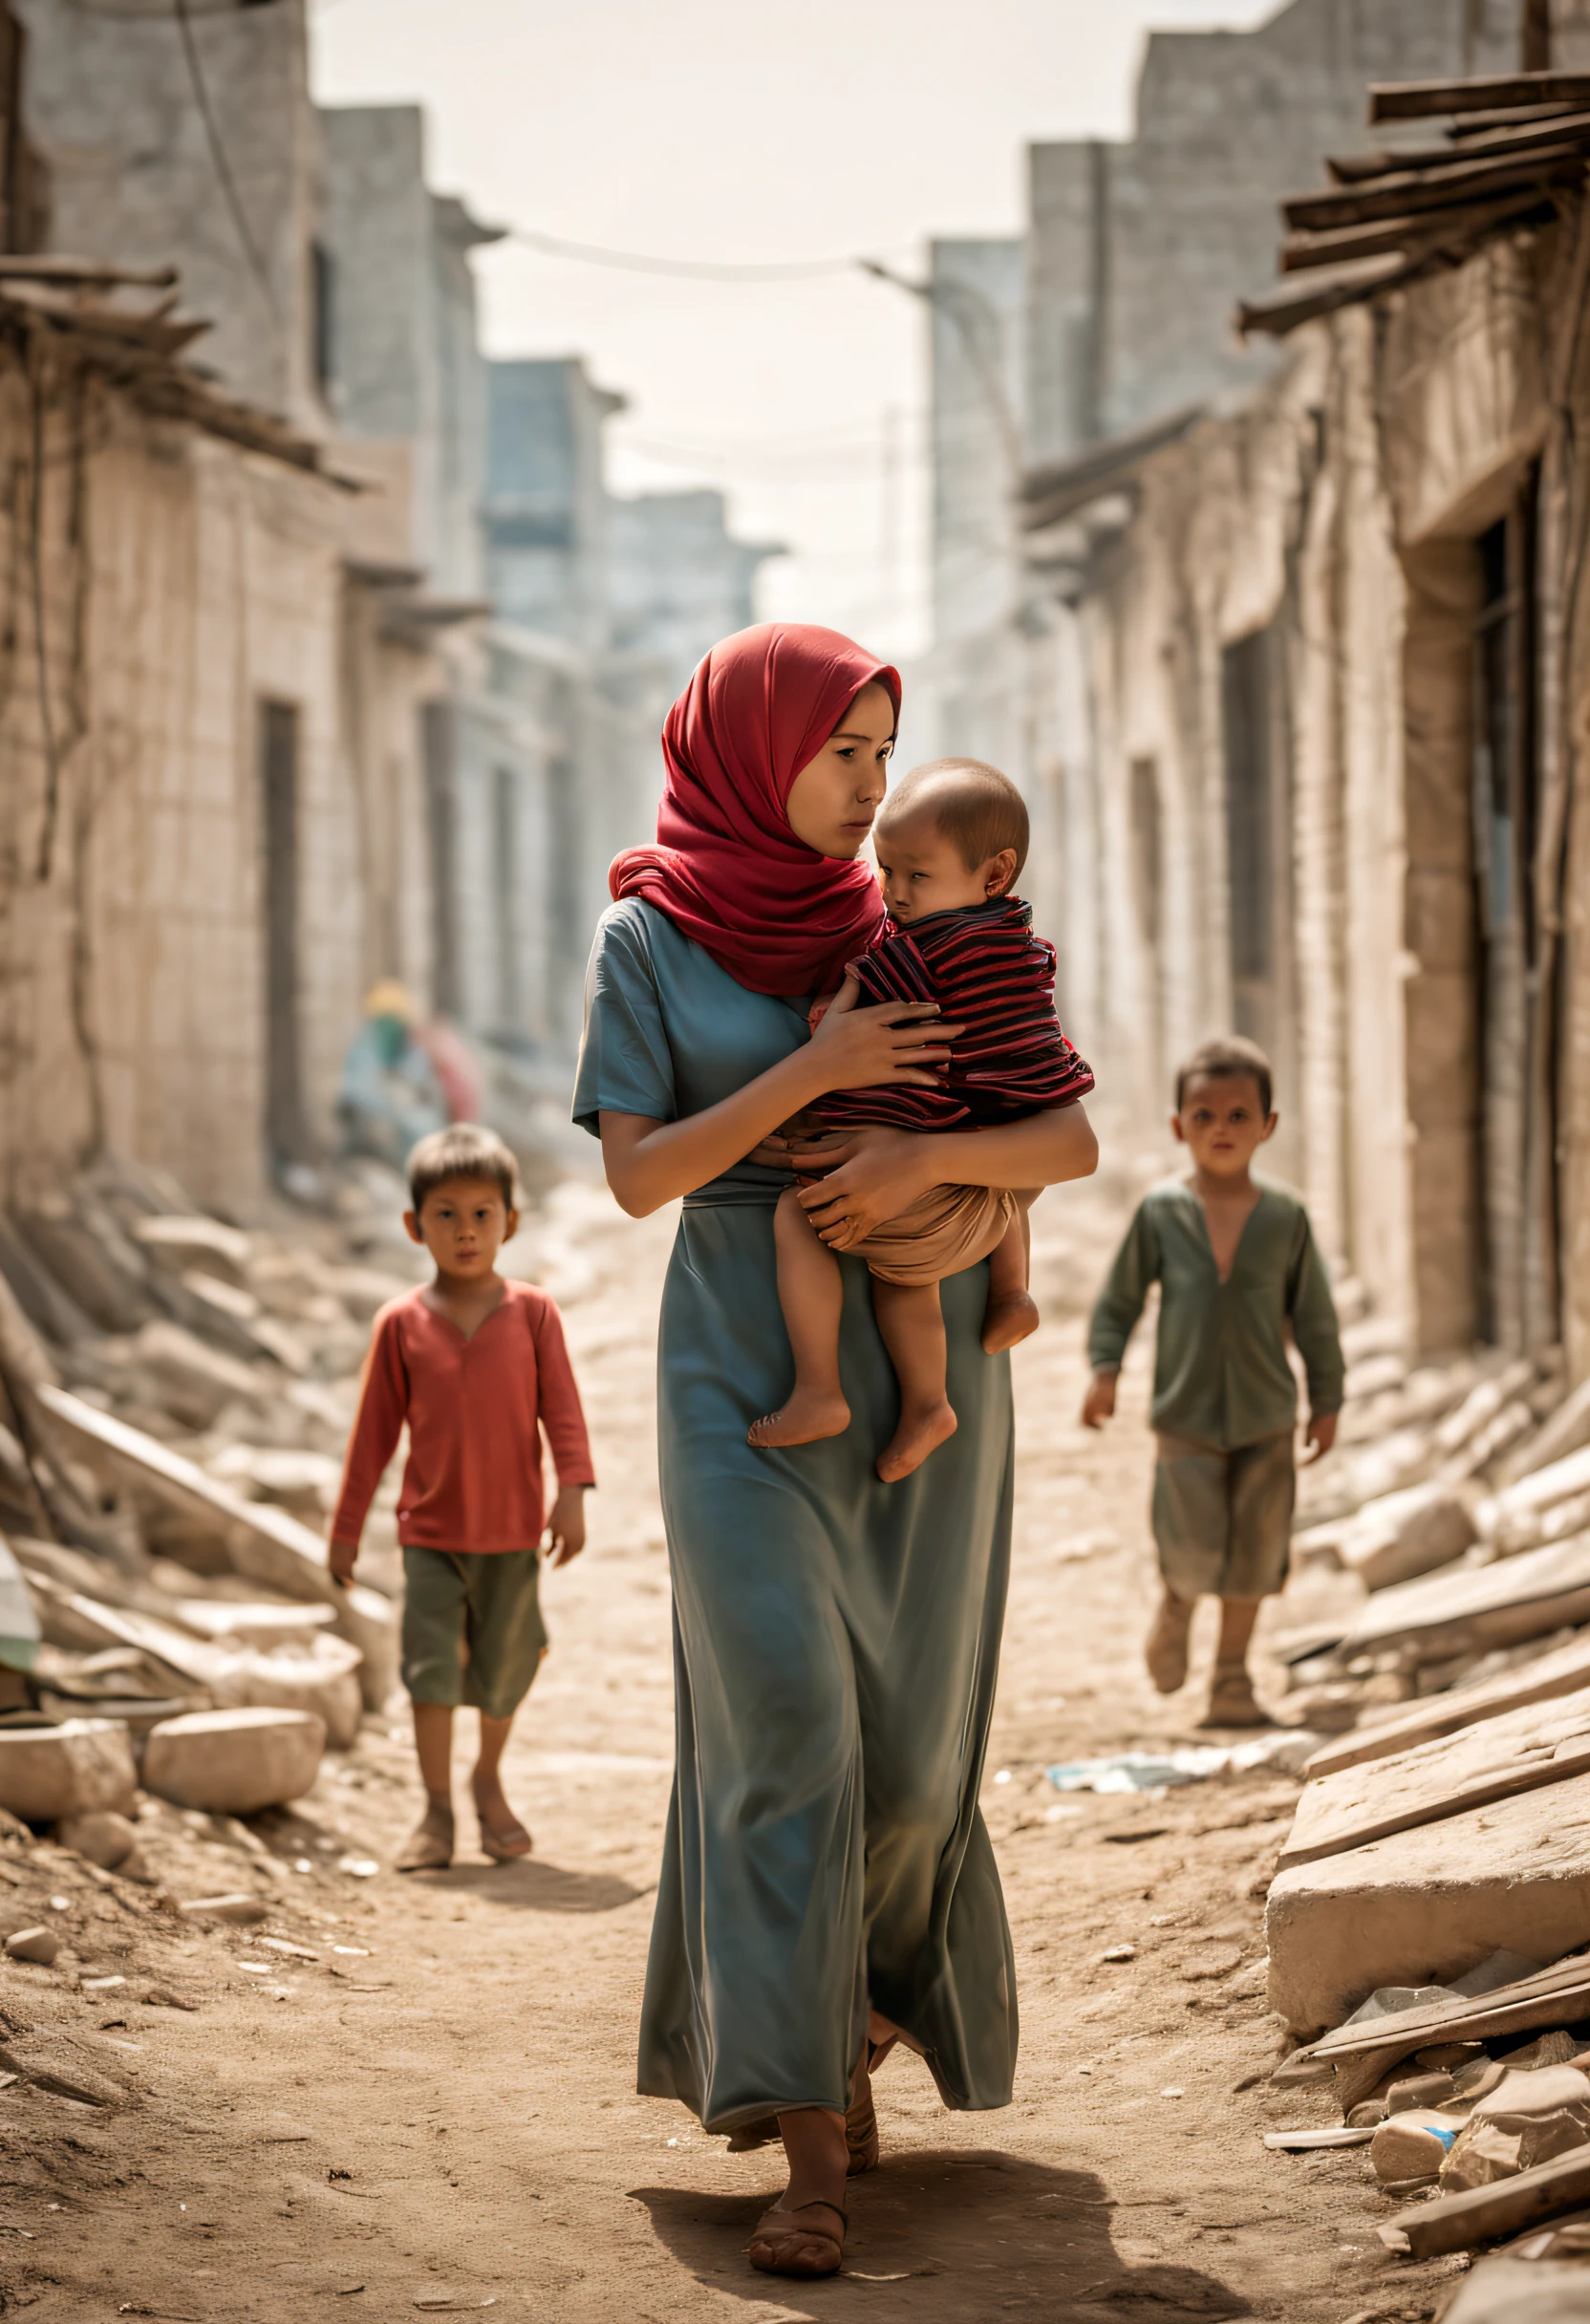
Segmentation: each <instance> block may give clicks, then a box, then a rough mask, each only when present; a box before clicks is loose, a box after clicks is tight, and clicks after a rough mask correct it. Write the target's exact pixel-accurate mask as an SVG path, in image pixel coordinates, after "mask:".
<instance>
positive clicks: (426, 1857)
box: [393, 1808, 453, 1872]
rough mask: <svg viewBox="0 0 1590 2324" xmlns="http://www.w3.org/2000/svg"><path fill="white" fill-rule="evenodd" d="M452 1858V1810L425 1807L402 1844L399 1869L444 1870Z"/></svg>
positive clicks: (395, 1867) (396, 1868)
mask: <svg viewBox="0 0 1590 2324" xmlns="http://www.w3.org/2000/svg"><path fill="white" fill-rule="evenodd" d="M452 1861H453V1811H452V1809H451V1808H427V1809H426V1810H425V1813H424V1815H423V1816H421V1818H419V1822H418V1823H417V1824H416V1825H415V1827H414V1830H413V1831H412V1832H411V1833H410V1834H409V1836H408V1839H407V1840H405V1841H404V1843H403V1852H402V1854H401V1855H400V1856H399V1857H398V1861H397V1863H396V1864H395V1866H394V1867H393V1869H394V1870H395V1871H398V1872H445V1871H446V1869H447V1867H448V1865H449V1864H450V1863H451V1862H452Z"/></svg>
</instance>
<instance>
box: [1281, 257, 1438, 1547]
mask: <svg viewBox="0 0 1590 2324" xmlns="http://www.w3.org/2000/svg"><path fill="white" fill-rule="evenodd" d="M1423 264H1424V261H1423V260H1422V259H1421V260H1419V261H1417V262H1416V264H1415V265H1413V266H1410V265H1409V264H1408V263H1407V260H1406V259H1403V258H1401V257H1399V256H1392V257H1390V258H1388V259H1386V260H1383V261H1382V262H1381V263H1380V264H1379V265H1378V266H1376V267H1375V268H1374V269H1373V270H1372V271H1371V270H1369V269H1360V270H1358V271H1356V272H1354V273H1353V274H1352V275H1351V276H1350V277H1349V278H1348V279H1347V280H1345V281H1337V282H1326V283H1316V284H1314V285H1312V286H1305V287H1304V288H1303V289H1301V290H1296V291H1294V292H1293V294H1292V295H1291V297H1289V298H1288V297H1285V296H1280V295H1277V294H1276V293H1274V292H1272V293H1271V295H1270V296H1269V297H1268V298H1254V299H1241V300H1239V301H1238V302H1237V307H1236V314H1235V323H1236V329H1237V331H1238V333H1239V334H1241V335H1242V336H1243V337H1244V338H1246V337H1248V336H1250V335H1251V334H1254V333H1256V332H1262V333H1265V334H1268V335H1269V336H1270V337H1271V338H1283V337H1284V336H1285V334H1287V332H1289V331H1296V330H1298V329H1299V328H1300V325H1301V324H1303V323H1312V322H1314V321H1315V320H1316V319H1317V318H1318V317H1319V316H1320V315H1321V314H1334V313H1335V312H1336V311H1337V309H1338V308H1339V307H1351V306H1354V305H1356V304H1357V302H1358V301H1359V300H1360V299H1365V298H1372V297H1373V296H1374V294H1375V292H1376V291H1377V290H1391V289H1393V288H1394V287H1395V286H1396V285H1397V284H1398V283H1402V282H1407V280H1409V279H1410V277H1411V276H1412V275H1413V274H1414V273H1415V272H1416V271H1417V269H1418V267H1419V266H1422V265H1423ZM1296 1547H1297V1543H1296V1542H1295V1541H1294V1543H1293V1548H1294V1549H1296Z"/></svg>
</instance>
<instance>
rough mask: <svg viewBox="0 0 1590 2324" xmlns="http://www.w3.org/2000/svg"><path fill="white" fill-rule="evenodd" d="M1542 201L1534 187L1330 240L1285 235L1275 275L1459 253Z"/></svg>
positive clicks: (1351, 229)
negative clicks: (1390, 255)
mask: <svg viewBox="0 0 1590 2324" xmlns="http://www.w3.org/2000/svg"><path fill="white" fill-rule="evenodd" d="M1548 201H1549V196H1548V195H1547V194H1546V193H1545V192H1543V191H1542V189H1541V188H1540V187H1539V186H1538V185H1532V186H1530V187H1529V188H1528V190H1527V191H1526V192H1524V193H1522V194H1515V195H1513V196H1512V197H1511V198H1510V199H1508V200H1506V201H1500V202H1475V203H1467V204H1464V205H1463V206H1462V207H1461V208H1458V209H1453V210H1450V211H1446V210H1441V211H1436V212H1434V213H1433V214H1432V213H1430V212H1428V211H1427V212H1425V213H1423V214H1422V215H1420V216H1419V217H1417V218H1413V217H1405V218H1392V219H1388V220H1386V221H1385V222H1384V223H1380V224H1375V225H1372V226H1343V227H1342V228H1341V229H1340V231H1338V232H1336V233H1330V234H1289V235H1288V236H1287V238H1286V240H1285V241H1284V242H1283V243H1282V244H1281V247H1280V270H1281V272H1282V273H1283V274H1300V273H1302V272H1304V271H1305V270H1306V269H1309V268H1312V267H1340V266H1344V265H1348V264H1350V263H1352V262H1353V261H1355V260H1357V259H1361V258H1375V257H1379V256H1381V255H1383V254H1385V253H1386V252H1389V251H1401V252H1403V253H1404V254H1405V256H1406V257H1407V261H1408V263H1409V264H1410V265H1412V264H1415V263H1418V262H1421V261H1422V260H1424V259H1426V258H1429V257H1431V256H1433V255H1434V254H1435V253H1436V252H1437V251H1442V250H1446V251H1451V250H1456V249H1461V248H1462V247H1464V246H1465V245H1467V244H1470V243H1472V242H1476V241H1478V240H1479V239H1480V238H1481V237H1482V236H1483V235H1485V234H1491V233H1494V232H1495V231H1496V230H1497V228H1498V227H1500V226H1506V225H1508V224H1509V223H1510V222H1511V221H1522V220H1523V219H1524V218H1526V217H1528V216H1529V215H1530V214H1531V213H1532V212H1534V211H1536V210H1538V209H1540V208H1541V206H1542V204H1546V203H1547V202H1548ZM1377 287H1378V286H1377Z"/></svg>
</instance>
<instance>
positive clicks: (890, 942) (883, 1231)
mask: <svg viewBox="0 0 1590 2324" xmlns="http://www.w3.org/2000/svg"><path fill="white" fill-rule="evenodd" d="M873 835H874V841H875V846H876V851H877V858H878V880H879V884H880V886H881V887H882V890H883V898H884V902H885V904H886V905H887V907H888V910H889V920H890V924H889V928H888V931H887V933H886V934H885V935H884V936H883V937H882V939H881V941H880V942H879V943H878V944H877V945H876V946H875V947H874V948H873V950H872V951H870V952H867V953H863V954H862V955H861V956H860V957H859V958H857V959H854V960H851V961H850V962H849V964H848V966H847V968H846V971H845V981H844V983H843V984H842V985H841V987H840V988H839V991H838V993H837V995H830V996H826V997H825V998H823V999H821V1000H819V1001H818V1002H817V1003H816V1005H815V1006H814V1008H813V1010H812V1012H811V1015H812V1022H813V1024H814V1025H815V1024H816V1023H817V1022H819V1020H820V1019H821V1017H822V1014H823V1012H824V1009H825V1008H826V1007H832V1008H835V1009H851V1008H855V1007H856V1006H857V1005H858V1004H861V1005H865V1006H876V1005H878V1004H880V1003H887V1002H889V1001H899V1002H901V1003H902V1004H905V1003H909V1002H913V1001H936V1002H937V1003H938V1004H939V1007H940V1010H941V1012H942V1015H943V1017H944V1019H945V1022H947V1023H948V1022H953V1023H958V1024H963V1025H964V1027H965V1030H964V1031H963V1032H961V1033H960V1034H958V1035H957V1036H956V1040H955V1044H954V1053H953V1055H952V1057H951V1060H950V1063H949V1065H947V1066H945V1068H944V1069H943V1072H942V1075H941V1076H940V1085H939V1087H937V1088H923V1087H906V1086H904V1085H892V1086H888V1087H884V1086H879V1087H875V1088H870V1089H850V1090H846V1091H845V1092H843V1093H842V1094H836V1095H834V1096H832V1097H828V1098H825V1099H824V1101H823V1103H822V1105H821V1106H820V1107H818V1108H816V1109H815V1126H816V1127H817V1128H818V1129H819V1130H849V1129H852V1128H856V1127H858V1126H859V1125H861V1124H863V1123H882V1124H884V1125H886V1126H887V1127H889V1128H891V1129H894V1130H916V1131H928V1132H932V1131H936V1130H977V1129H981V1128H982V1127H984V1126H985V1125H995V1124H999V1123H1005V1122H1015V1121H1020V1120H1021V1119H1022V1118H1023V1117H1025V1116H1026V1115H1028V1114H1032V1113H1037V1112H1041V1111H1042V1110H1044V1109H1045V1108H1050V1107H1056V1106H1068V1105H1070V1104H1072V1103H1074V1101H1075V1100H1076V1099H1078V1098H1080V1097H1083V1096H1085V1094H1086V1092H1087V1091H1088V1090H1089V1089H1090V1088H1091V1087H1093V1076H1092V1073H1091V1072H1090V1071H1089V1069H1088V1067H1087V1066H1086V1065H1085V1064H1084V1063H1083V1061H1082V1059H1081V1058H1080V1057H1079V1056H1078V1055H1077V1053H1076V1051H1075V1049H1073V1048H1072V1046H1071V1044H1070V1043H1069V1042H1068V1041H1067V1040H1066V1038H1065V1036H1064V1033H1063V1032H1062V1031H1061V1029H1060V1025H1059V1022H1058V1021H1057V1020H1056V1017H1055V1005H1054V985H1055V951H1054V946H1053V945H1052V944H1048V943H1045V942H1044V941H1043V940H1042V938H1041V937H1038V936H1034V935H1033V933H1032V914H1031V912H1030V910H1029V909H1028V907H1027V906H1026V905H1025V904H1023V903H1022V902H1021V899H1020V898H1019V897H1018V896H1015V895H1013V894H1012V893H1011V888H1012V885H1013V883H1014V882H1015V880H1016V878H1017V876H1018V874H1019V873H1020V871H1021V866H1022V864H1023V863H1024V862H1025V861H1026V853H1027V810H1026V807H1025V806H1024V804H1023V802H1022V799H1021V792H1020V791H1019V790H1018V789H1017V788H1016V785H1014V784H1013V783H1012V782H1011V781H1010V780H1009V779H1008V777H1006V776H1004V775H1001V774H1000V773H999V770H998V769H997V768H995V767H992V766H985V765H984V764H982V763H981V761H980V760H977V759H944V760H940V761H938V762H936V763H935V764H933V765H931V766H919V767H917V768H916V769H915V770H914V771H913V773H912V774H909V775H907V776H906V778H905V779H904V781H903V782H902V783H900V784H899V785H896V787H895V788H894V789H893V790H892V791H891V792H890V794H889V797H888V798H887V800H886V801H885V802H884V805H883V807H882V808H881V810H880V811H879V814H878V819H877V823H876V825H875V826H874V834H873ZM799 1127H800V1128H802V1129H806V1128H807V1127H808V1124H807V1123H806V1121H803V1123H802V1124H801V1125H800V1126H799ZM807 1182H808V1184H809V1183H810V1181H809V1179H808V1181H807ZM1032 1199H1033V1193H1032V1192H1030V1191H1024V1190H1020V1189H1016V1190H1012V1189H1008V1188H997V1187H985V1186H956V1185H945V1186H935V1187H933V1188H930V1190H929V1192H928V1193H927V1194H924V1195H922V1196H921V1197H920V1198H919V1199H918V1200H917V1201H915V1202H913V1204H912V1205H911V1207H910V1208H909V1209H908V1210H905V1211H902V1212H901V1213H900V1214H899V1216H897V1217H895V1218H891V1219H889V1220H887V1221H886V1222H885V1223H884V1225H883V1226H881V1227H879V1228H877V1229H876V1230H875V1231H874V1232H873V1233H872V1234H870V1235H869V1236H868V1237H866V1238H865V1239H864V1240H862V1241H860V1242H858V1243H856V1244H854V1245H853V1246H851V1248H853V1251H854V1255H855V1256H856V1257H857V1258H859V1259H865V1260H866V1262H867V1265H868V1268H869V1270H870V1274H871V1277H872V1306H873V1312H874V1314H875V1315H876V1317H877V1323H878V1330H879V1332H880V1333H881V1335H882V1337H883V1342H884V1345H885V1346H886V1347H887V1348H888V1350H889V1356H890V1361H891V1363H892V1365H893V1366H894V1373H895V1377H896V1379H897V1380H898V1382H899V1384H900V1419H899V1426H898V1427H897V1428H896V1430H895V1431H894V1435H893V1438H892V1442H891V1443H890V1445H889V1447H888V1449H887V1451H886V1452H885V1453H883V1454H882V1456H881V1457H880V1459H879V1461H878V1464H877V1467H878V1474H879V1475H880V1476H881V1477H882V1478H883V1480H884V1482H885V1483H886V1484H895V1483H897V1482H898V1481H899V1480H900V1479H901V1478H902V1477H906V1476H909V1475H911V1474H912V1472H913V1470H915V1469H919V1468H920V1467H921V1465H922V1463H923V1461H925V1460H926V1459H927V1457H928V1455H929V1453H932V1452H933V1450H934V1448H935V1446H937V1445H941V1444H942V1443H943V1442H944V1440H945V1438H946V1437H948V1436H952V1435H953V1434H954V1433H955V1428H956V1416H955V1412H954V1411H953V1409H951V1405H950V1401H949V1396H948V1393H947V1388H946V1373H947V1366H948V1348H947V1345H946V1341H945V1334H944V1317H943V1312H942V1309H941V1307H940V1303H939V1296H938V1286H939V1284H940V1282H942V1280H944V1278H945V1277H946V1276H949V1275H958V1274H960V1273H961V1272H962V1270H963V1269H965V1268H967V1267H974V1266H976V1265H977V1264H978V1261H979V1260H980V1259H988V1260H989V1261H990V1267H989V1295H988V1306H987V1310H986V1312H985V1314H984V1317H983V1327H982V1345H983V1346H984V1348H985V1349H987V1350H988V1351H989V1352H990V1353H991V1354H992V1353H994V1352H996V1351H997V1350H999V1349H1000V1348H1004V1347H1013V1346H1014V1345H1016V1343H1017V1342H1018V1341H1019V1340H1023V1339H1025V1338H1026V1336H1027V1334H1028V1333H1029V1332H1031V1331H1033V1330H1036V1328H1037V1324H1038V1310H1037V1308H1036V1307H1035V1306H1034V1305H1033V1302H1032V1301H1031V1299H1030V1298H1029V1296H1028V1293H1027V1249H1026V1208H1027V1205H1028V1204H1029V1203H1030V1202H1031V1201H1032ZM774 1239H775V1245H776V1250H777V1258H778V1274H779V1303H780V1305H781V1306H782V1307H783V1309H784V1323H785V1324H786V1326H787V1328H788V1332H789V1344H790V1348H791V1352H792V1353H793V1355H794V1358H795V1388H794V1393H793V1394H792V1395H791V1396H790V1398H789V1400H788V1402H787V1403H786V1404H785V1405H784V1406H783V1408H782V1409H780V1410H779V1411H777V1412H770V1413H769V1414H768V1415H767V1416H766V1418H765V1419H763V1420H759V1421H757V1422H756V1423H755V1425H754V1426H753V1427H752V1428H751V1430H750V1431H748V1434H749V1440H750V1442H751V1443H752V1444H753V1445H758V1446H764V1447H769V1446H775V1445H805V1444H812V1443H815V1442H816V1441H817V1440H818V1439H819V1438H820V1437H826V1436H840V1435H843V1433H844V1431H846V1429H848V1428H849V1425H850V1408H849V1405H848V1404H847V1402H846V1400H845V1393H844V1389H843V1388H842V1386H841V1384H840V1377H839V1324H840V1310H841V1306H842V1303H843V1287H842V1279H841V1275H840V1266H839V1260H838V1259H837V1257H836V1256H835V1254H834V1253H833V1252H832V1251H831V1250H829V1248H828V1246H827V1244H826V1243H825V1242H824V1241H823V1240H822V1239H821V1237H820V1236H819V1235H818V1232H817V1230H816V1228H815V1227H814V1226H813V1224H812V1222H811V1219H810V1217H809V1216H807V1213H806V1210H805V1208H804V1207H803V1205H802V1202H801V1199H800V1193H799V1190H798V1189H797V1188H794V1187H791V1188H789V1189H788V1190H787V1191H786V1192H785V1193H784V1194H783V1195H781V1197H780V1199H779V1205H778V1210H777V1212H776V1214H775V1216H774Z"/></svg>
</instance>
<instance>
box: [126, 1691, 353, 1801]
mask: <svg viewBox="0 0 1590 2324" xmlns="http://www.w3.org/2000/svg"><path fill="white" fill-rule="evenodd" d="M325 1747H326V1723H325V1721H324V1720H323V1719H320V1718H317V1717H316V1716H315V1715H314V1713H313V1712H312V1711H269V1710H252V1709H244V1710H234V1711H188V1712H186V1713H185V1714H184V1715H183V1717H182V1718H178V1719H162V1720H161V1724H160V1725H159V1726H158V1727H153V1728H151V1729H150V1731H149V1739H148V1741H147V1743H146V1744H145V1745H144V1750H143V1782H144V1788H145V1790H147V1791H151V1792H155V1793H157V1794H158V1795H159V1796H160V1797H161V1798H162V1799H169V1800H172V1801H173V1802H174V1803H175V1804H176V1805H177V1806H178V1807H182V1808H204V1809H206V1810H207V1811H208V1812H209V1813H210V1814H211V1815H226V1816H253V1815H257V1814H258V1812H259V1811H260V1809H261V1808H270V1807H282V1806H284V1805H285V1804H286V1803H287V1802H288V1801H289V1800H290V1799H301V1798H302V1797H303V1796H304V1794H305V1793H306V1792H307V1791H308V1790H309V1789H310V1788H311V1786H312V1784H313V1782H314V1778H315V1775H316V1774H317V1773H318V1771H319V1767H320V1755H321V1753H322V1752H323V1751H324V1750H325Z"/></svg>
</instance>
